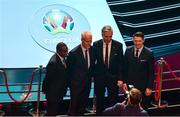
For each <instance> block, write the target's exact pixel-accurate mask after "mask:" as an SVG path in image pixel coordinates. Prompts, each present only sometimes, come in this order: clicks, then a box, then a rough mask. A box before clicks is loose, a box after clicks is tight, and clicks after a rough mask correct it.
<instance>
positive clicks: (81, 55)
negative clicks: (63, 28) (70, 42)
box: [78, 45, 86, 68]
mask: <svg viewBox="0 0 180 117" xmlns="http://www.w3.org/2000/svg"><path fill="white" fill-rule="evenodd" d="M78 52H79V53H78V54H79V55H80V56H79V60H80V61H82V65H83V66H84V67H85V68H86V63H85V58H84V54H83V50H82V48H81V45H80V46H79V51H78Z"/></svg>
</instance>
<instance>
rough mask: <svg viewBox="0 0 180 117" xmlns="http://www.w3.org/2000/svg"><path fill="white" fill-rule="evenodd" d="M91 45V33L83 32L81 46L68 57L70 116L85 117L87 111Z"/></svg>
mask: <svg viewBox="0 0 180 117" xmlns="http://www.w3.org/2000/svg"><path fill="white" fill-rule="evenodd" d="M91 43H92V34H91V32H89V31H85V32H82V34H81V44H80V45H78V46H77V47H75V48H74V49H72V50H71V51H70V52H69V55H68V57H67V66H68V75H69V76H68V78H69V83H70V95H71V100H70V107H69V112H68V115H83V114H84V112H85V109H86V105H87V102H88V98H89V93H90V89H91V76H92V66H93V50H92V47H91Z"/></svg>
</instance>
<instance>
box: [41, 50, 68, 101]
mask: <svg viewBox="0 0 180 117" xmlns="http://www.w3.org/2000/svg"><path fill="white" fill-rule="evenodd" d="M42 91H43V92H45V93H46V99H47V100H48V101H53V102H58V101H59V100H60V99H63V96H64V95H65V94H66V91H67V77H66V69H65V67H64V65H63V64H62V62H61V59H60V58H59V57H58V56H57V55H56V54H54V55H53V56H52V57H51V59H50V61H49V63H48V65H47V66H46V77H45V79H44V81H43V85H42Z"/></svg>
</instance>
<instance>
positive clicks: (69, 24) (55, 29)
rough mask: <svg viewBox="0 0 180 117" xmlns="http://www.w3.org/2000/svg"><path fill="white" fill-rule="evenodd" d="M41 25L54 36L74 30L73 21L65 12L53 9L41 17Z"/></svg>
mask: <svg viewBox="0 0 180 117" xmlns="http://www.w3.org/2000/svg"><path fill="white" fill-rule="evenodd" d="M43 25H44V27H45V28H46V30H47V31H48V32H50V33H51V34H53V35H55V34H57V33H63V32H64V33H70V32H71V31H72V30H73V28H74V21H73V18H72V17H71V16H70V15H69V14H68V13H66V12H65V11H60V10H59V9H53V10H51V11H49V12H47V13H46V14H45V16H44V17H43Z"/></svg>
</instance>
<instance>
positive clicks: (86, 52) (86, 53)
mask: <svg viewBox="0 0 180 117" xmlns="http://www.w3.org/2000/svg"><path fill="white" fill-rule="evenodd" d="M85 63H86V66H87V68H88V50H85Z"/></svg>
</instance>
